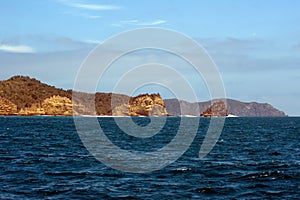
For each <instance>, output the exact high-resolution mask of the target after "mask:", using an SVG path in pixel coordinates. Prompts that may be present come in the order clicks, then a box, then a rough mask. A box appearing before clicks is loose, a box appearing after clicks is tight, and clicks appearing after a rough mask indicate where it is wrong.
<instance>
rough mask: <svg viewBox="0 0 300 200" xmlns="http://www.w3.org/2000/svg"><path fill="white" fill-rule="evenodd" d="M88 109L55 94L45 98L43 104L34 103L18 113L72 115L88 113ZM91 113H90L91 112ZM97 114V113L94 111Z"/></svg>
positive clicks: (27, 114)
mask: <svg viewBox="0 0 300 200" xmlns="http://www.w3.org/2000/svg"><path fill="white" fill-rule="evenodd" d="M73 106H74V110H73ZM86 110H87V109H86V108H85V107H84V106H83V105H80V104H74V105H73V104H72V101H71V99H69V98H67V97H61V96H59V95H54V96H52V97H49V98H47V99H45V100H44V101H43V102H42V103H41V104H33V105H32V106H31V107H29V108H22V109H21V110H20V111H19V112H17V113H16V114H18V115H26V116H29V115H53V116H71V115H79V114H81V113H86V112H87V111H86ZM89 114H90V113H89ZM94 114H95V113H94Z"/></svg>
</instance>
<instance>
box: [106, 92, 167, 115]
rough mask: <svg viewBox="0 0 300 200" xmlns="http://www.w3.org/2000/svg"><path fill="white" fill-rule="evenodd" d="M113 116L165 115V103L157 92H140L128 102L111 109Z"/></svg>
mask: <svg viewBox="0 0 300 200" xmlns="http://www.w3.org/2000/svg"><path fill="white" fill-rule="evenodd" d="M112 115H114V116H154V115H155V116H167V115H168V113H167V110H166V105H165V102H164V101H163V99H162V98H161V96H160V95H159V94H142V95H138V96H136V97H133V98H131V99H130V100H129V102H128V104H123V105H120V106H117V107H115V108H114V109H113V111H112Z"/></svg>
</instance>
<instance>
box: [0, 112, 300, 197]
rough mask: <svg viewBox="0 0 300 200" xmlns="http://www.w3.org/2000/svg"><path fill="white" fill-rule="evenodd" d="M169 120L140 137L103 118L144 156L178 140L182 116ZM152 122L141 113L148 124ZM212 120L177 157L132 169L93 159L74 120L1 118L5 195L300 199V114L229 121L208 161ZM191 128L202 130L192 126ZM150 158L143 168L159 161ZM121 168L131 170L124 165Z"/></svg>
mask: <svg viewBox="0 0 300 200" xmlns="http://www.w3.org/2000/svg"><path fill="white" fill-rule="evenodd" d="M161 119H164V120H165V121H166V124H165V125H164V126H163V128H162V129H161V130H160V131H159V132H158V133H157V134H156V135H154V136H152V137H144V138H137V137H135V136H132V135H128V134H125V133H124V131H123V130H122V129H120V128H119V127H118V125H117V124H116V122H115V120H114V118H111V117H105V118H97V120H98V121H99V124H100V126H101V128H102V130H103V132H104V133H105V135H106V136H107V138H108V139H109V140H110V141H112V144H111V145H113V146H118V147H119V148H120V149H122V150H126V151H129V152H130V151H136V152H142V153H147V152H153V151H157V150H159V149H161V148H163V147H164V146H165V145H167V144H169V143H171V142H172V141H173V139H174V138H175V137H176V134H177V132H178V130H179V126H180V120H181V118H180V117H167V118H161ZM151 120H152V119H151V118H149V117H136V118H133V121H134V123H135V124H137V125H138V126H140V127H147V125H148V124H149V123H150V121H151ZM156 120H160V117H157V118H156ZM188 120H195V119H194V118H190V119H187V121H188ZM209 120H210V119H209V118H200V122H199V127H198V128H197V129H196V134H195V136H193V137H194V138H192V140H191V144H190V145H189V146H188V148H187V149H186V151H185V152H183V154H182V155H181V156H179V158H178V159H177V160H176V161H174V162H172V163H170V164H169V165H167V166H164V167H162V168H160V169H158V170H155V171H149V172H145V173H140V172H139V173H132V172H126V170H125V171H124V170H118V169H116V168H118V167H114V166H113V168H111V166H108V165H106V164H104V163H103V162H100V161H99V159H98V158H96V157H95V156H93V155H92V154H91V153H90V152H89V150H88V149H87V148H86V145H84V144H83V142H82V136H80V135H79V134H78V132H77V130H76V126H75V124H74V120H73V118H72V117H50V116H33V117H19V116H11V117H0V143H1V145H0V160H1V162H0V199H120V198H123V199H256V198H260V199H299V198H300V145H299V143H300V118H297V117H272V118H267V117H257V118H256V117H237V118H226V120H225V124H224V127H223V131H222V134H221V135H220V137H219V138H218V140H217V143H216V144H215V146H214V147H213V148H212V150H211V151H210V152H209V153H208V154H207V155H206V156H205V157H204V158H201V159H200V158H199V150H200V148H201V143H202V142H203V139H204V137H205V133H206V132H207V129H208V127H209ZM152 128H154V129H155V127H152ZM189 129H191V130H194V129H195V127H189V126H186V127H185V128H184V130H185V131H186V132H189V131H190V130H189ZM188 136H189V135H188V134H187V137H188ZM191 137H192V136H191ZM182 142H185V141H182ZM92 143H93V144H94V143H95V144H97V140H96V139H95V141H94V142H92ZM95 148H97V146H95ZM98 153H100V154H101V152H98ZM103 153H105V154H107V153H109V152H103ZM170 154H172V152H170ZM119 156H122V155H121V154H120V155H119ZM112 158H113V156H112ZM133 159H134V158H133ZM147 161H148V160H147V159H145V161H144V162H143V163H142V164H141V165H144V166H141V167H144V168H147V167H148V165H149V166H150V165H151V164H153V163H149V162H147ZM113 162H117V160H115V161H113ZM129 164H130V163H129ZM154 164H155V163H154ZM120 167H121V169H126V166H124V163H123V165H122V166H120ZM122 167H123V168H122Z"/></svg>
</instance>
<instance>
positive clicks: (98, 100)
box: [0, 76, 166, 116]
mask: <svg viewBox="0 0 300 200" xmlns="http://www.w3.org/2000/svg"><path fill="white" fill-rule="evenodd" d="M74 94H76V95H75V98H76V99H73V100H74V101H73V103H74V102H75V103H74V104H73V103H72V98H73V97H74V96H72V91H71V90H63V89H58V88H55V87H54V86H49V85H47V84H44V83H41V82H40V81H38V80H36V79H34V78H30V77H27V76H14V77H12V78H10V79H8V80H5V81H0V115H73V114H74V115H112V114H113V113H112V112H113V110H114V109H115V107H118V106H121V105H125V104H128V103H129V102H131V104H132V105H131V111H130V113H131V114H129V115H135V116H138V115H152V114H153V115H160V113H159V111H161V114H162V115H166V109H165V104H164V102H163V100H162V99H161V97H160V96H159V95H156V94H153V95H148V94H144V95H139V96H138V97H133V98H131V97H129V96H127V95H122V94H112V93H100V92H97V93H96V94H88V93H82V92H75V93H74ZM149 98H150V99H149ZM152 98H153V100H152ZM112 100H113V105H112V103H111V102H112ZM137 100H138V101H137ZM149 100H150V101H149ZM93 101H94V102H95V107H92V106H93V105H90V102H93ZM149 103H151V105H150V104H149ZM149 106H150V107H149ZM154 108H155V109H154ZM73 110H74V111H75V112H73ZM95 111H96V112H95ZM139 111H144V113H139ZM145 112H148V113H145Z"/></svg>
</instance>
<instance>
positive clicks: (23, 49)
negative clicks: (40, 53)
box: [0, 44, 35, 53]
mask: <svg viewBox="0 0 300 200" xmlns="http://www.w3.org/2000/svg"><path fill="white" fill-rule="evenodd" d="M0 51H5V52H12V53H34V52H35V50H34V49H33V48H31V47H29V46H26V45H5V44H0Z"/></svg>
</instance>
